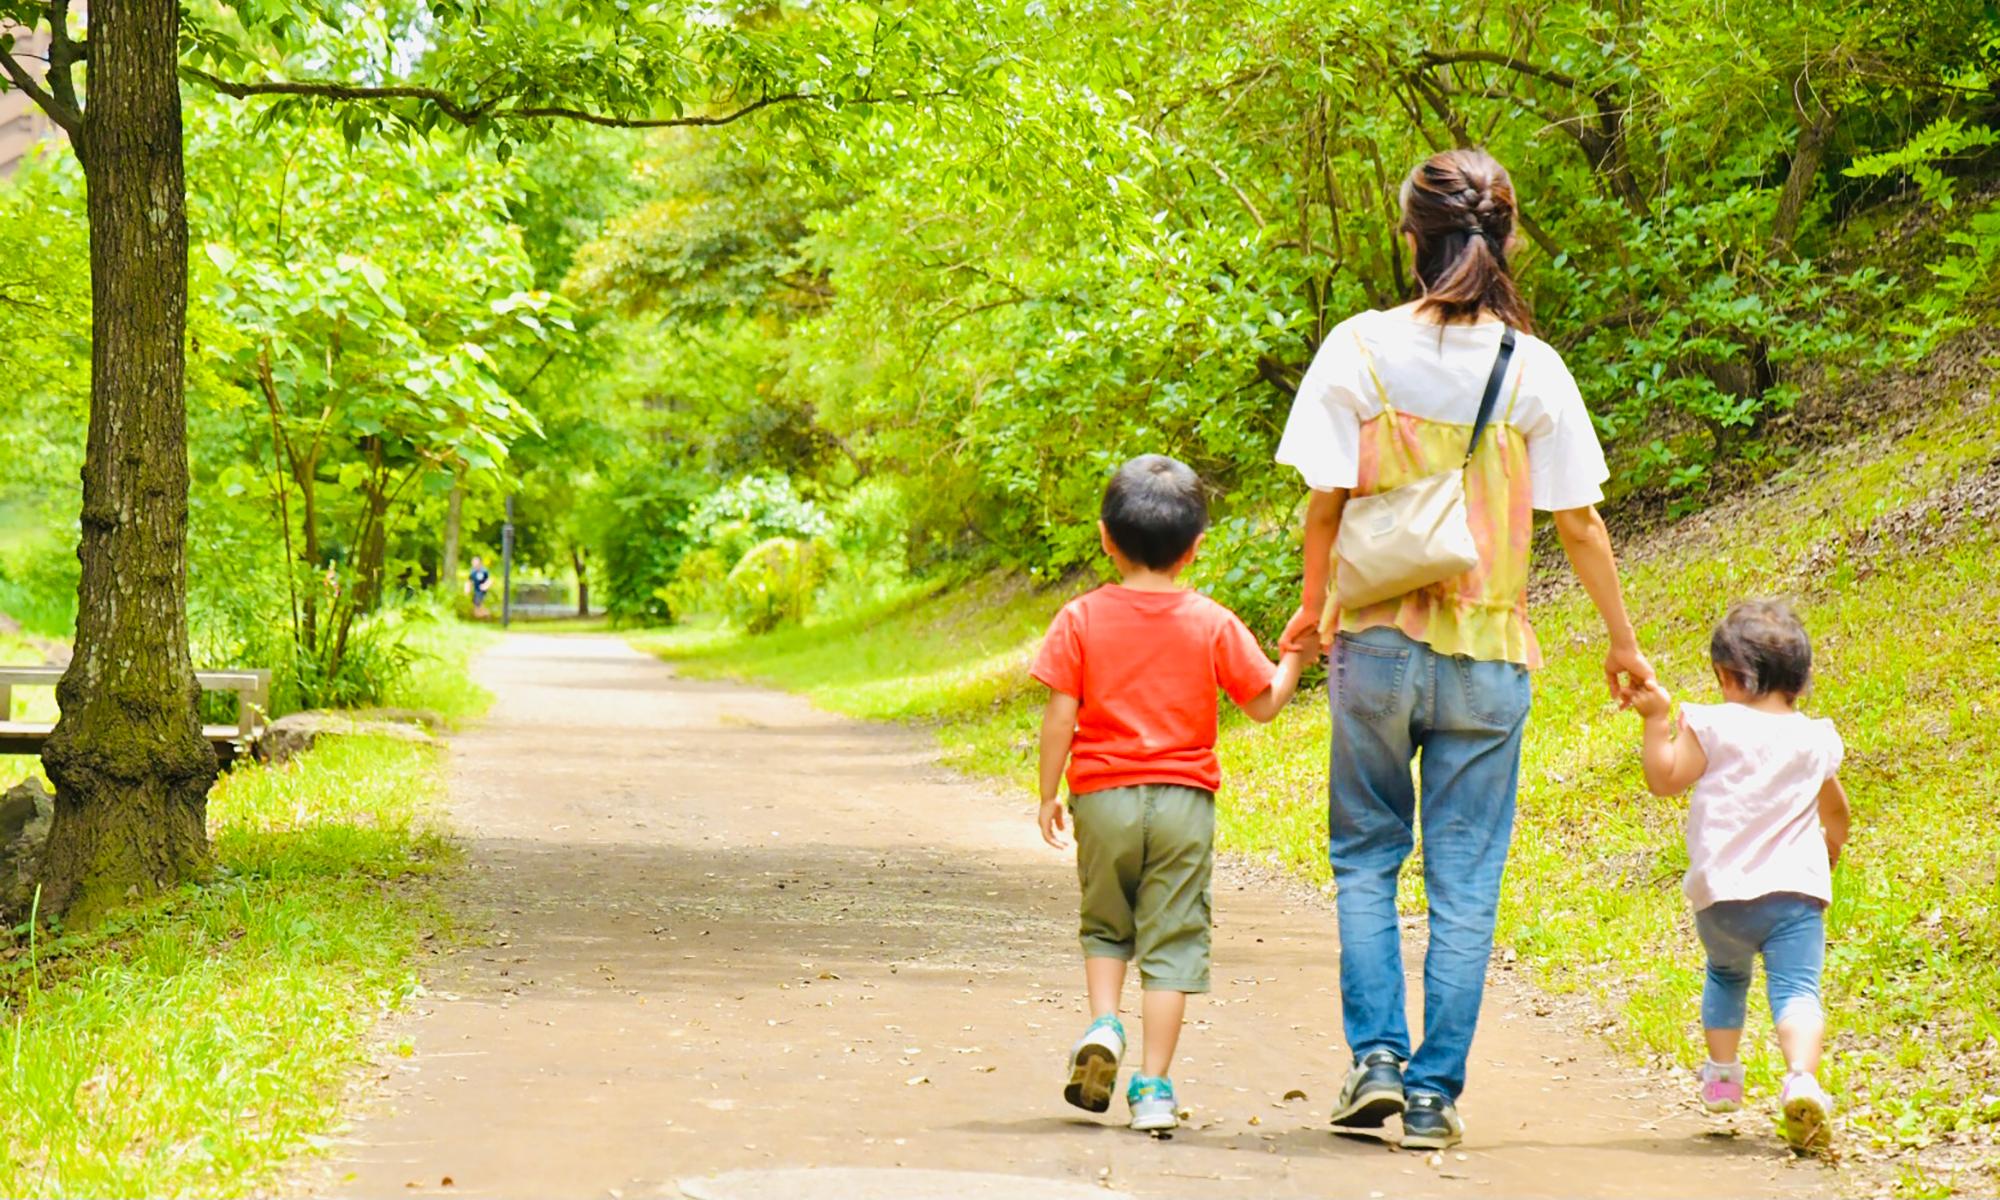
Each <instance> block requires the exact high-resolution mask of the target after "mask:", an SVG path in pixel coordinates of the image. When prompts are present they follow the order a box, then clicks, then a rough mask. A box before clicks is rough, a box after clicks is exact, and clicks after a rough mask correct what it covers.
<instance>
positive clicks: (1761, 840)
mask: <svg viewBox="0 0 2000 1200" xmlns="http://www.w3.org/2000/svg"><path fill="white" fill-rule="evenodd" d="M1708 652H1709V658H1710V660H1711V661H1712V662H1713V664H1714V667H1715V681H1716V683H1717V684H1718V685H1719V686H1720V688H1721V690H1722V698H1723V700H1724V703H1722V704H1685V703H1684V704H1682V705H1681V706H1680V727H1679V730H1678V732H1676V730H1675V729H1674V726H1673V724H1672V722H1671V721H1670V720H1669V716H1668V712H1669V709H1670V707H1671V697H1669V696H1668V695H1667V692H1666V689H1665V688H1662V687H1661V686H1660V685H1659V684H1658V683H1649V684H1647V685H1646V686H1645V687H1643V688H1641V689H1639V691H1638V692H1637V693H1636V695H1635V696H1634V697H1633V701H1632V707H1633V708H1634V709H1635V710H1637V712H1638V713H1639V715H1640V716H1641V717H1642V718H1644V720H1645V723H1646V724H1645V727H1646V733H1645V748H1644V751H1643V754H1644V763H1645V770H1646V786H1647V787H1649V788H1651V789H1652V791H1653V794H1654V795H1656V796H1672V795H1678V794H1679V793H1681V792H1684V791H1686V790H1687V789H1688V787H1689V786H1690V785H1692V786H1693V787H1694V794H1693V796H1692V797H1691V798H1690V799H1689V801H1688V816H1687V848H1688V873H1687V879H1686V882H1685V884H1684V888H1685V890H1686V892H1687V896H1688V899H1689V900H1690V901H1692V902H1693V904H1694V924H1695V929H1696V931H1697V932H1698V933H1700V935H1701V943H1702V946H1703V947H1704V948H1705V949H1706V950H1707V951H1708V980H1707V983H1706V984H1705V985H1704V986H1703V988H1702V993H1701V1023H1702V1034H1703V1036H1704V1037H1705V1038H1706V1039H1707V1041H1708V1062H1707V1063H1705V1064H1704V1065H1703V1066H1702V1068H1701V1073H1700V1075H1699V1076H1698V1078H1699V1080H1700V1082H1701V1102H1702V1106H1703V1107H1705V1108H1707V1109H1708V1110H1709V1111H1710V1112H1733V1111H1735V1110H1736V1109H1737V1108H1738V1107H1740V1106H1741V1105H1742V1103H1743V1066H1742V1064H1741V1063H1740V1062H1738V1061H1737V1057H1736V1051H1737V1045H1738V1043H1739V1042H1741V1041H1742V1038H1743V1012H1744V1004H1745V1001H1746V1000H1747V999H1748V997H1749V993H1750V972H1751V967H1752V965H1753V960H1755V959H1756V958H1757V957H1758V956H1759V955H1761V956H1762V957H1763V959H1764V986H1765V989H1766V992H1767V994H1768V995H1769V997H1770V1001H1771V1017H1772V1019H1773V1020H1774V1021H1776V1022H1777V1031H1778V1046H1779V1048H1780V1049H1781V1050H1782V1051H1783V1052H1784V1055H1785V1085H1784V1091H1783V1094H1782V1104H1783V1108H1784V1114H1785V1138H1786V1140H1787V1141H1789V1142H1790V1143H1791V1145H1792V1148H1793V1149H1794V1150H1799V1151H1823V1150H1825V1149H1826V1148H1827V1147H1828V1145H1829V1144H1830V1141H1831V1134H1830V1131H1829V1130H1828V1127H1827V1118H1828V1115H1829V1113H1830V1112H1831V1110H1832V1101H1831V1100H1829V1099H1828V1098H1827V1094H1826V1092H1825V1091H1824V1090H1822V1089H1821V1087H1820V1085H1819V1080H1818V1078H1817V1074H1818V1071H1819V1059H1820V1043H1821V1037H1822V1034H1823V1032H1824V1030H1825V1019H1824V1017H1823V1015H1822V1013H1821V1010H1820V1003H1819V975H1820V967H1821V965H1822V963H1823V962H1824V960H1825V957H1826V920H1825V914H1826V906H1827V905H1828V904H1830V903H1831V902H1832V900H1833V866H1834V864H1835V863H1837V862H1839V861H1840V848H1841V846H1842V844H1843V843H1845V842H1846V841H1847V818H1848V814H1847V793H1846V791H1845V790H1843V789H1842V788H1841V786H1840V780H1839V779H1838V778H1836V777H1835V774H1834V772H1835V771H1836V770H1837V769H1838V768H1839V766H1840V757H1841V743H1840V735H1839V734H1837V733H1835V732H1834V729H1833V722H1831V721H1826V720H1817V721H1816V720H1812V719H1810V718H1808V717H1806V716H1805V715H1803V714H1802V713H1800V712H1798V711H1797V709H1796V707H1795V706H1796V705H1797V703H1798V699H1799V696H1800V695H1801V694H1803V693H1804V692H1805V690H1806V687H1807V686H1808V684H1809V683H1810V682H1811V680H1812V643H1811V641H1810V640H1808V639H1807V637H1806V631H1805V628H1804V627H1803V626H1802V625H1800V624H1799V619H1798V618H1797V617H1796V616H1794V615H1793V614H1792V610H1791V609H1790V608H1788V607H1787V606H1786V605H1784V604H1782V603H1779V602H1776V601H1765V600H1750V601H1743V602H1740V603H1737V604H1734V605H1732V606H1730V609H1729V615H1728V616H1727V617H1725V618H1724V619H1723V622H1722V624H1721V625H1720V626H1718V627H1717V628H1716V630H1715V634H1714V636H1713V637H1711V638H1710V640H1709V651H1708Z"/></svg>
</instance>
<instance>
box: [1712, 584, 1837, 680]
mask: <svg viewBox="0 0 2000 1200" xmlns="http://www.w3.org/2000/svg"><path fill="white" fill-rule="evenodd" d="M1708 657H1709V661H1711V662H1713V663H1714V664H1715V665H1716V666H1718V667H1721V668H1722V669H1723V670H1725V671H1727V672H1729V673H1730V674H1731V675H1734V676H1735V677H1736V680H1737V682H1738V683H1739V684H1741V685H1742V688H1743V690H1744V691H1746V692H1749V693H1750V694H1751V695H1752V696H1768V695H1770V694H1771V693H1772V692H1781V693H1783V694H1784V695H1787V696H1790V697H1792V698H1793V699H1797V698H1798V697H1799V696H1801V695H1803V694H1804V693H1805V690H1806V688H1808V687H1810V686H1811V685H1812V639H1811V638H1809V637H1807V636H1806V627H1805V626H1804V625H1802V624H1800V623H1799V618H1798V616H1797V614H1795V613H1793V612H1792V606H1791V605H1789V604H1786V603H1785V602H1784V601H1782V600H1739V601H1737V602H1736V603H1735V604H1732V605H1730V606H1729V615H1728V616H1726V617H1724V618H1722V624H1720V625H1717V626H1716V627H1715V633H1714V634H1713V635H1712V636H1710V637H1709V639H1708Z"/></svg>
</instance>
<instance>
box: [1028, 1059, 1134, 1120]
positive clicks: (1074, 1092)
mask: <svg viewBox="0 0 2000 1200" xmlns="http://www.w3.org/2000/svg"><path fill="white" fill-rule="evenodd" d="M1117 1085H1118V1059H1117V1057H1116V1056H1114V1055H1113V1054H1112V1053H1111V1051H1110V1049H1109V1048H1108V1047H1105V1046H1100V1045H1096V1044H1094V1043H1093V1044H1090V1045H1086V1046H1084V1047H1083V1048H1082V1049H1080V1050H1078V1051H1077V1052H1076V1057H1075V1058H1074V1059H1072V1060H1071V1061H1070V1065H1069V1083H1068V1084H1067V1085H1066V1086H1064V1088H1063V1099H1065V1100H1067V1101H1069V1102H1070V1103H1071V1104H1074V1105H1075V1106H1077V1107H1078V1108H1080V1109H1082V1110H1083V1111H1085V1112H1094V1113H1101V1112H1105V1111H1107V1110H1109V1109H1110V1107H1111V1093H1112V1092H1113V1091H1114V1090H1116V1088H1117ZM1042 1094H1043V1095H1047V1094H1048V1093H1046V1092H1044V1093H1042Z"/></svg>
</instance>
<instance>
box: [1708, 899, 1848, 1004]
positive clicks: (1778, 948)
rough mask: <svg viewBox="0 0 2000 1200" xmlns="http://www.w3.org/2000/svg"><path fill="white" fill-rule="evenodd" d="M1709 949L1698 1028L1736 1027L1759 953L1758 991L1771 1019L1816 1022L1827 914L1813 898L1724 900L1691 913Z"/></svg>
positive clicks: (1824, 961)
mask: <svg viewBox="0 0 2000 1200" xmlns="http://www.w3.org/2000/svg"><path fill="white" fill-rule="evenodd" d="M1694 928H1695V932H1696V933H1698V934H1700V935H1701V944H1702V946H1703V947H1704V948H1705V949H1706V950H1707V951H1708V980H1707V982H1705V983H1703V984H1702V987H1701V1027H1702V1028H1703V1029H1741V1028H1743V1015H1744V1010H1745V1009H1746V1008H1747V1007H1748V1001H1749V999H1750V972H1751V969H1752V968H1753V967H1755V966H1756V963H1757V956H1758V955H1760V954H1761V955H1763V956H1764V994H1765V995H1766V996H1768V997H1769V998H1770V1001H1771V1020H1772V1021H1773V1022H1782V1021H1784V1020H1786V1019H1787V1018H1791V1017H1806V1018H1810V1019H1812V1020H1819V1019H1820V1018H1821V1017H1822V1015H1823V1014H1822V1012H1821V1009H1820V1004H1819V974H1820V969H1821V968H1822V967H1823V966H1825V964H1826V910H1825V908H1824V907H1822V906H1821V904H1820V902H1819V901H1818V900H1815V899H1813V898H1812V897H1811V896H1801V895H1798V894H1797V893H1794V892H1772V893H1771V894H1770V895H1768V896H1759V897H1757V898H1756V899H1755V900H1723V901H1720V902H1718V903H1715V904H1711V905H1709V906H1708V907H1707V908H1704V909H1702V910H1701V911H1700V912H1698V913H1696V914H1695V915H1694Z"/></svg>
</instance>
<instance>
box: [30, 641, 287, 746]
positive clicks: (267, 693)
mask: <svg viewBox="0 0 2000 1200" xmlns="http://www.w3.org/2000/svg"><path fill="white" fill-rule="evenodd" d="M67 669H68V668H66V667H61V666H57V665H55V664H48V665H45V666H0V754H40V753H41V752H42V743H43V742H45V741H47V740H48V738H49V733H50V731H51V730H53V729H54V728H55V726H54V725H50V724H44V723H42V722H39V721H16V720H15V719H14V689H15V688H16V687H48V688H52V687H54V686H55V685H56V684H57V683H58V682H60V681H61V680H62V677H63V672H64V671H65V670H67ZM194 677H195V681H196V682H197V683H199V684H201V686H202V689H203V690H204V691H210V692H235V693H236V712H237V718H236V724H234V725H204V726H202V730H201V732H202V735H203V736H204V737H206V738H208V742H209V744H210V745H211V746H214V747H215V757H216V758H217V759H219V760H221V761H222V762H223V763H224V764H225V765H227V764H228V763H229V762H230V761H231V760H233V759H234V758H235V757H236V756H237V755H238V754H241V753H244V752H245V751H247V750H248V749H249V748H250V743H251V742H253V741H255V740H256V739H257V737H258V736H259V735H261V734H262V733H263V731H264V728H265V726H266V725H267V724H268V723H269V720H270V716H269V712H270V707H271V673H270V672H269V671H265V670H261V669H257V670H241V671H196V672H195V673H194Z"/></svg>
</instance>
